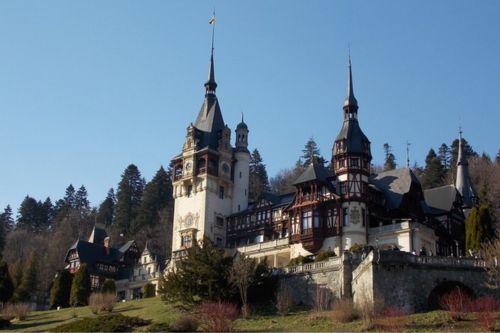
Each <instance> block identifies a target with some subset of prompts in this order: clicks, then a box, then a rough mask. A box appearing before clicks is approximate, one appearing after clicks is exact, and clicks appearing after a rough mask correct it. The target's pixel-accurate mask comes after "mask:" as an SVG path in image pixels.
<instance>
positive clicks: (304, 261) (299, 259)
mask: <svg viewBox="0 0 500 333" xmlns="http://www.w3.org/2000/svg"><path fill="white" fill-rule="evenodd" d="M310 262H313V260H312V259H311V258H309V257H304V256H298V257H296V258H293V259H292V260H290V262H289V263H288V265H287V266H297V265H302V264H307V263H310Z"/></svg>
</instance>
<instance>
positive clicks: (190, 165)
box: [184, 162, 193, 171]
mask: <svg viewBox="0 0 500 333" xmlns="http://www.w3.org/2000/svg"><path fill="white" fill-rule="evenodd" d="M192 167H193V165H192V164H191V162H187V163H186V166H185V167H184V168H185V169H186V171H191V168H192Z"/></svg>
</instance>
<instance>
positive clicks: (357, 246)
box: [349, 243, 364, 252]
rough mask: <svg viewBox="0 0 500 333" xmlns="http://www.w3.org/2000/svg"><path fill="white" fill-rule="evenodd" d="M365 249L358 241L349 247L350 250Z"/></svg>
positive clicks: (360, 250)
mask: <svg viewBox="0 0 500 333" xmlns="http://www.w3.org/2000/svg"><path fill="white" fill-rule="evenodd" d="M363 249H364V246H363V245H360V244H357V243H356V244H354V245H351V247H350V248H349V252H362V251H363Z"/></svg>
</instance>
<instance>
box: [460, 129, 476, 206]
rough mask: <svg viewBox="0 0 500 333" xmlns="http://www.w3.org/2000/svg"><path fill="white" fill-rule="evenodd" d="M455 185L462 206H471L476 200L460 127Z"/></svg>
mask: <svg viewBox="0 0 500 333" xmlns="http://www.w3.org/2000/svg"><path fill="white" fill-rule="evenodd" d="M455 187H456V188H457V191H458V193H460V195H461V196H462V207H463V208H465V209H468V208H472V207H473V206H474V202H475V201H476V198H477V195H476V192H475V191H474V188H473V187H472V182H471V180H470V176H469V162H468V161H467V156H466V154H465V152H464V147H463V138H462V129H460V131H459V141H458V158H457V179H456V181H455Z"/></svg>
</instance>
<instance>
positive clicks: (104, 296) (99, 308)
mask: <svg viewBox="0 0 500 333" xmlns="http://www.w3.org/2000/svg"><path fill="white" fill-rule="evenodd" d="M115 304H116V296H115V294H114V293H93V294H92V295H90V297H89V308H90V310H91V311H92V313H94V314H98V313H99V312H108V313H109V312H112V311H113V308H114V307H115Z"/></svg>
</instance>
